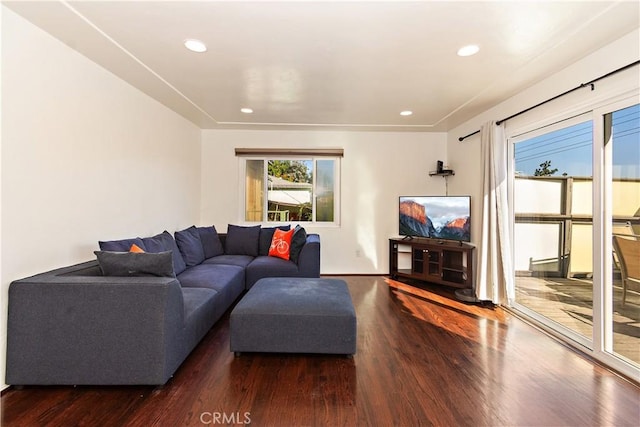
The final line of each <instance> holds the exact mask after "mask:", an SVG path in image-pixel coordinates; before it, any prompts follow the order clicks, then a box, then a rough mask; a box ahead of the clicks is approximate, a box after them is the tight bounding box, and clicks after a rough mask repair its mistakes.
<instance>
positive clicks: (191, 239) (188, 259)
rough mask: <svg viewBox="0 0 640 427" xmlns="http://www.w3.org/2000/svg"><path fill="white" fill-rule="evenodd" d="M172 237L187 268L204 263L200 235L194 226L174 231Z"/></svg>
mask: <svg viewBox="0 0 640 427" xmlns="http://www.w3.org/2000/svg"><path fill="white" fill-rule="evenodd" d="M174 236H175V238H176V244H177V245H178V248H179V249H180V253H181V254H182V258H183V259H184V262H185V264H187V267H191V266H193V265H198V264H200V263H202V261H204V248H203V247H202V241H201V240H200V233H198V230H196V227H195V226H191V227H189V228H187V229H184V230H181V231H176V232H175V233H174Z"/></svg>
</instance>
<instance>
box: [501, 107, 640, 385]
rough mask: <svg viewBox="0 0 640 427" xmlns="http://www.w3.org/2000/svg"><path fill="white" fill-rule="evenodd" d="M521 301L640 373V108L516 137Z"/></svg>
mask: <svg viewBox="0 0 640 427" xmlns="http://www.w3.org/2000/svg"><path fill="white" fill-rule="evenodd" d="M510 143H511V144H512V145H511V148H512V161H513V164H512V166H513V179H512V195H513V201H514V202H513V211H514V212H513V241H514V253H513V256H514V266H515V270H516V273H515V274H516V278H515V302H514V304H513V308H514V309H516V310H518V311H520V312H522V313H523V314H524V315H526V316H528V317H530V318H532V319H534V320H536V321H537V322H539V323H541V324H542V325H544V326H545V327H547V328H548V329H549V330H552V331H555V333H557V334H558V335H559V336H562V337H565V339H567V340H568V341H570V342H574V343H576V344H577V345H579V346H581V347H582V348H583V349H585V350H586V351H587V352H590V353H591V354H593V355H594V356H595V357H597V358H598V359H600V360H603V361H604V362H606V363H608V364H610V365H611V366H613V367H614V368H616V369H619V370H620V371H622V372H623V373H626V374H628V375H635V376H637V375H638V374H639V373H640V369H639V368H640V105H638V104H637V98H636V101H635V102H633V101H622V102H619V103H616V104H611V105H608V106H606V107H602V108H599V109H596V110H593V111H590V112H588V113H585V114H582V115H580V116H577V117H573V118H570V119H567V120H563V121H560V122H556V123H553V124H549V125H547V126H544V127H541V128H540V129H537V130H535V131H532V132H527V133H526V134H523V135H520V136H516V137H513V138H511V139H510Z"/></svg>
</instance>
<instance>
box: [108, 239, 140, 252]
mask: <svg viewBox="0 0 640 427" xmlns="http://www.w3.org/2000/svg"><path fill="white" fill-rule="evenodd" d="M134 244H135V245H136V246H138V247H139V248H140V249H142V250H143V251H145V250H146V248H145V247H144V243H142V239H141V238H139V237H135V238H133V239H122V240H109V241H100V242H98V246H100V250H101V251H110V252H129V250H130V249H131V245H134Z"/></svg>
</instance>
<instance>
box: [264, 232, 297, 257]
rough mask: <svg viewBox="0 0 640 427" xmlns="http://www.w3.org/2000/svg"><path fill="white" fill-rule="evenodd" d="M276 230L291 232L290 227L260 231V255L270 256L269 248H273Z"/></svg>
mask: <svg viewBox="0 0 640 427" xmlns="http://www.w3.org/2000/svg"><path fill="white" fill-rule="evenodd" d="M276 229H280V230H283V231H289V230H290V229H291V226H290V225H280V226H278V227H262V228H261V229H260V243H259V247H258V255H263V256H267V255H269V248H270V247H271V240H272V239H273V233H274V232H275V231H276Z"/></svg>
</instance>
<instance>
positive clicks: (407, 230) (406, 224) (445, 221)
mask: <svg viewBox="0 0 640 427" xmlns="http://www.w3.org/2000/svg"><path fill="white" fill-rule="evenodd" d="M398 210H399V227H398V229H399V233H400V235H401V236H404V238H407V239H411V238H415V237H418V238H428V239H435V240H438V243H441V244H444V243H445V242H446V241H457V242H460V244H461V245H462V243H463V242H470V241H471V197H470V196H400V198H399V209H398Z"/></svg>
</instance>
